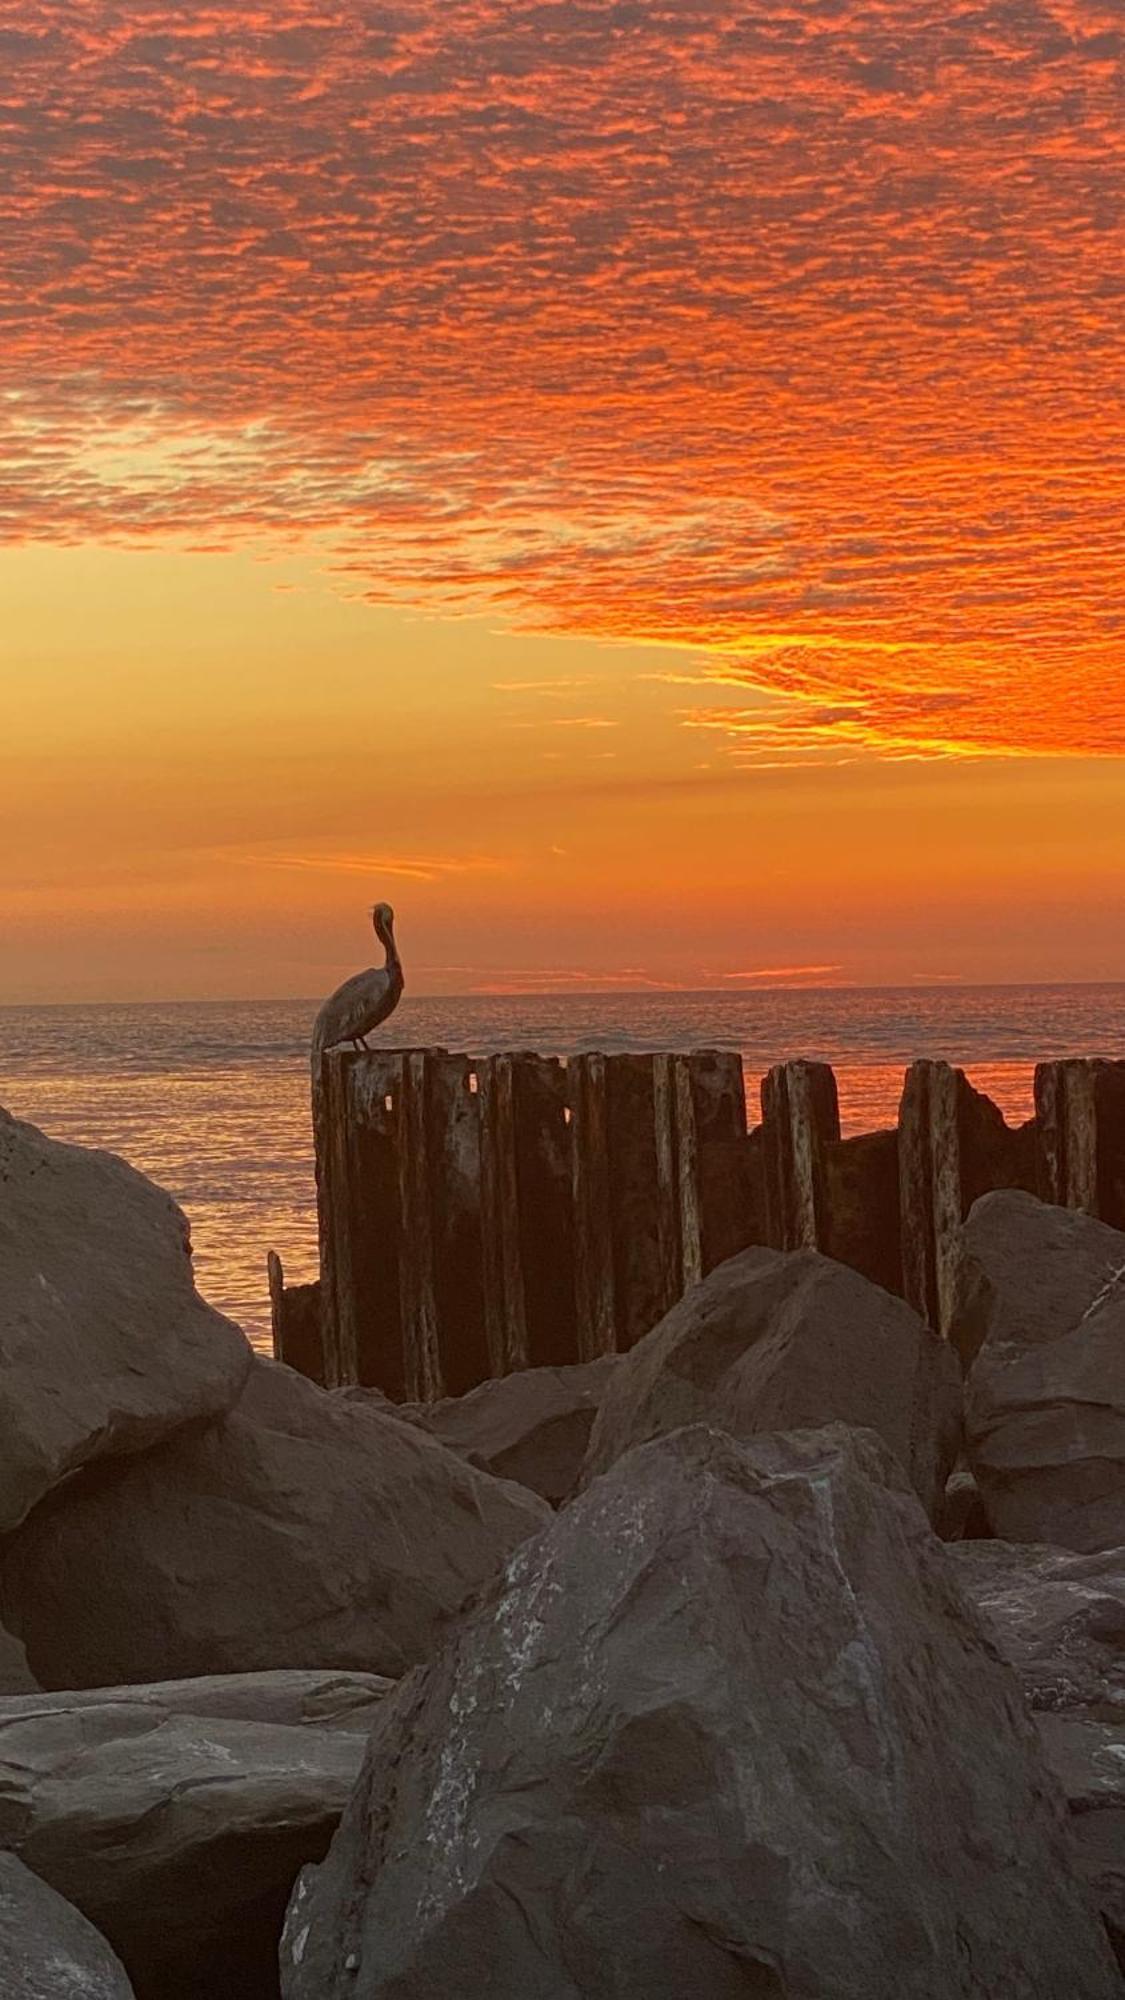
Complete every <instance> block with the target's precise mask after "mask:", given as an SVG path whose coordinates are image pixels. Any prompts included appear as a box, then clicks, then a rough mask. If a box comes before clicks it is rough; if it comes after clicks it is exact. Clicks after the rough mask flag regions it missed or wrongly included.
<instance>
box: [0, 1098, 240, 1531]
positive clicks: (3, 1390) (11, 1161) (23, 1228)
mask: <svg viewBox="0 0 1125 2000" xmlns="http://www.w3.org/2000/svg"><path fill="white" fill-rule="evenodd" d="M250 1360H251V1353H250V1348H249V1345H248V1344H247V1342H246V1340H245V1339H244V1337H243V1335H242V1334H241V1333H240V1332H239V1330H238V1328H237V1327H236V1326H232V1325H231V1323H230V1321H229V1320H226V1319H224V1318H223V1317H222V1315H221V1314H220V1313H217V1312H215V1311H214V1309H213V1307H211V1306H209V1305H206V1304H205V1303H204V1301H203V1300H202V1299H201V1298H200V1297H199V1294H198V1293H197V1291H196V1289H195V1286H194V1284H193V1282H192V1275H191V1255H190V1249H189V1245H188V1236H187V1224H186V1222H185V1221H184V1217H183V1215H182V1214H181V1212H180V1210H179V1209H178V1208H177V1207H176V1204H175V1202H174V1201H172V1200H171V1198H170V1197H169V1196H168V1195H166V1194H164V1193H162V1191H161V1190H160V1189H159V1188H158V1187H154V1185H153V1183H152V1182H151V1181H149V1180H146V1179H145V1177H144V1175H143V1174H138V1173H136V1172H134V1170H133V1168H132V1167H128V1166H126V1164H125V1162H124V1161H123V1160H118V1159H115V1158H114V1156H113V1155H112V1154H111V1153H95V1152H89V1151H87V1150H86V1149H85V1148H84V1147H80V1146H63V1145H60V1144H59V1143H58V1142H57V1141H55V1140H53V1139H47V1138H44V1136H43V1134H42V1132H38V1131H36V1129H35V1127H34V1126H33V1125H23V1124H19V1123H17V1121H16V1120H15V1119H14V1118H11V1117H9V1115H8V1113H7V1112H6V1111H0V1533H4V1532H6V1531H7V1530H8V1529H10V1528H14V1527H16V1526H17V1525H18V1523H19V1522H20V1521H22V1520H23V1519H24V1517H25V1516H26V1515H27V1514H28V1513H29V1512H30V1510H31V1508H32V1507H34V1506H35V1504H36V1502H37V1501H38V1500H40V1499H41V1498H42V1497H43V1495H44V1494H45V1493H48V1492H50V1490H51V1488H52V1487H54V1486H57V1485H58V1483H59V1481H60V1480H61V1479H64V1478H65V1477H66V1475H67V1474H68V1473H70V1472H73V1471H74V1470H75V1468H76V1467H77V1466H80V1465H84V1464H86V1463H87V1462H88V1461H89V1460H91V1459H94V1458H102V1457H105V1456H106V1455H107V1454H118V1453H122V1452H136V1451H144V1450H147V1448H148V1447H149V1446H150V1445H154V1444H158V1443H160V1442H161V1440H162V1439H164V1438H167V1437H169V1436H171V1434H172V1433H173V1432H175V1431H177V1430H179V1429H180V1428H181V1426H182V1425H184V1424H188V1423H192V1422H195V1421H198V1420H200V1419H205V1418H209V1417H216V1416H221V1415H222V1414H224V1413H225V1412H226V1411H227V1410H229V1409H230V1407H231V1406H232V1404H233V1403H234V1402H235V1401H236V1400H237V1398H238V1395H239V1391H240V1390H241V1388H242V1385H243V1383H244V1381H245V1379H246V1375H247V1372H248V1370H249V1367H250Z"/></svg>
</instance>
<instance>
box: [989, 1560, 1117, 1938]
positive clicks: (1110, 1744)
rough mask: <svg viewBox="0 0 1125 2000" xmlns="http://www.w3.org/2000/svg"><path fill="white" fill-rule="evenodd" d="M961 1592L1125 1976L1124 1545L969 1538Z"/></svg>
mask: <svg viewBox="0 0 1125 2000" xmlns="http://www.w3.org/2000/svg"><path fill="white" fill-rule="evenodd" d="M950 1554H951V1556H952V1557H953V1560H954V1562H955V1564H956V1573H957V1576H958V1578H959V1580H960V1582H961V1586H962V1588H963V1590H964V1591H965V1592H966V1594H967V1595H968V1596H969V1597H970V1598H971V1599H972V1601H973V1603H974V1604H975V1605H976V1606H977V1608H978V1610H979V1611H980V1613H981V1616H982V1618H983V1619H984V1621H985V1624H986V1625H987V1626H988V1628H989V1630H990V1631H991V1634H992V1637H993V1639H994V1640H995V1642H996V1645H997V1647H998V1648H999V1650H1000V1652H1001V1653H1003V1655H1004V1657H1005V1659H1006V1660H1009V1661H1010V1662H1011V1664H1012V1666H1013V1667H1014V1668H1015V1669H1016V1672H1017V1673H1018V1675H1019V1677H1020V1680H1021V1681H1022V1683H1023V1690H1024V1695H1025V1697H1026V1699H1027V1703H1028V1706H1029V1707H1030V1708H1031V1710H1032V1711H1033V1713H1034V1716H1035V1721H1036V1723H1037V1725H1038V1727H1039V1731H1040V1736H1041V1738H1042V1741H1043V1747H1044V1749H1045V1751H1046V1753H1047V1760H1048V1762H1049V1763H1050V1765H1051V1767H1052V1769H1053V1770H1054V1772H1055V1775H1056V1777H1057V1779H1058V1781H1059V1783H1060V1785H1061V1786H1062V1789H1063V1792H1064V1794H1065V1797H1066V1799H1067V1803H1068V1804H1069V1806H1070V1810H1071V1813H1072V1815H1073V1817H1074V1830H1075V1834H1076V1836H1077V1839H1078V1848H1079V1855H1080V1859H1081V1863H1082V1867H1083V1870H1084V1873H1085V1875H1086V1878H1087V1881H1088V1882H1089V1884H1090V1887H1091V1890H1092V1892H1093V1894H1094V1896H1095V1897H1096V1899H1097V1902H1098V1905H1099V1907H1100V1909H1101V1912H1102V1916H1103V1918H1104V1919H1105V1924H1106V1929H1107V1930H1108V1932H1109V1935H1110V1939H1111V1941H1112V1943H1113V1945H1114V1949H1115V1950H1116V1952H1117V1955H1118V1960H1119V1962H1120V1964H1121V1966H1122V1969H1123V1970H1125V1549H1110V1550H1105V1551H1102V1552H1100V1553H1097V1554H1093V1555H1075V1554H1073V1553H1072V1552H1071V1551H1070V1550H1068V1549H1050V1548H1035V1547H1018V1546H1016V1545H1015V1544H1013V1543H1011V1542H996V1541H991V1542H964V1543H960V1544H958V1545H957V1546H956V1547H955V1548H953V1549H951V1550H950Z"/></svg>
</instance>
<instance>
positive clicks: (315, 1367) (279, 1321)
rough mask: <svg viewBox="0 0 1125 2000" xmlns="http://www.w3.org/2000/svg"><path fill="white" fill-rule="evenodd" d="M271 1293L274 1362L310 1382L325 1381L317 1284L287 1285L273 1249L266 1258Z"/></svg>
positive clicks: (279, 1260)
mask: <svg viewBox="0 0 1125 2000" xmlns="http://www.w3.org/2000/svg"><path fill="white" fill-rule="evenodd" d="M266 1276H267V1281H268V1284H269V1294H270V1331H271V1335H272V1341H273V1357H274V1360H275V1361H280V1362H282V1363H284V1365H285V1367H287V1368H295V1369H296V1370H297V1372H298V1374H300V1375H305V1376H307V1377H308V1379H309V1380H310V1381H311V1382H321V1383H323V1381H324V1349H323V1343H322V1339H321V1328H320V1285H319V1283H316V1282H314V1283H312V1284H309V1285H287V1284H286V1282H285V1272H284V1269H283V1267H282V1262H281V1258H280V1257H279V1256H278V1254H277V1251H276V1250H270V1251H269V1252H268V1253H267V1256H266Z"/></svg>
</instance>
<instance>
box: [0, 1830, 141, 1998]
mask: <svg viewBox="0 0 1125 2000" xmlns="http://www.w3.org/2000/svg"><path fill="white" fill-rule="evenodd" d="M0 2000H133V1989H132V1987H131V1986H130V1984H129V1981H128V1979H127V1978H126V1976H125V1969H124V1967H123V1966H122V1965H121V1964H120V1962H119V1961H118V1960H117V1959H116V1958H115V1957H114V1954H113V1952H112V1951H111V1950H110V1948H109V1946H108V1944H107V1943H106V1941H105V1939H104V1938H103V1937H99V1936H98V1933H97V1931H96V1930H95V1929H94V1927H93V1925H92V1924H88V1923H87V1921H86V1919H85V1917H84V1916H82V1915H81V1914H80V1913H79V1911H77V1910H75V1909H73V1908H72V1907H71V1905H70V1904H69V1903H67V1902H65V1901H64V1900H63V1898H62V1897H61V1896H58V1895H56V1894H55V1891H54V1890H53V1889H50V1888H48V1886H47V1884H46V1883H45V1882H41V1881H40V1880H39V1877H38V1876H37V1875H33V1874H32V1872H31V1870H30V1868H25V1867H24V1865H23V1863H22V1861H17V1860H16V1858H15V1855H14V1854H0Z"/></svg>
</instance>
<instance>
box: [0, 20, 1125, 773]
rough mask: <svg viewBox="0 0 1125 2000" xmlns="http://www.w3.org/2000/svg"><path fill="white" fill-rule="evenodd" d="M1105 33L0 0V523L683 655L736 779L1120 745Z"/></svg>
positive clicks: (1110, 131) (1033, 24) (1120, 123)
mask: <svg viewBox="0 0 1125 2000" xmlns="http://www.w3.org/2000/svg"><path fill="white" fill-rule="evenodd" d="M1123 58H1125V30H1123V26H1122V20H1121V15H1120V12H1119V10H1118V9H1117V8H1116V7H1114V8H1112V9H1111V8H1109V7H1108V6H1107V5H1105V4H1104V0H994V4H993V5H991V6H990V7H989V8H988V9H987V10H986V11H982V9H981V8H980V6H979V4H978V0H947V4H946V5H944V6H942V7H940V8H938V7H935V6H933V5H932V4H931V0H863V4H860V0H832V4H830V5H825V0H781V3H780V4H774V0H760V4H757V5H755V6H753V7H748V6H746V5H745V4H735V0H674V4H673V0H664V3H663V4H661V0H645V4H641V0H536V3H535V4H531V3H530V0H396V4H395V5H393V6H385V5H379V6H375V5H373V4H368V0H348V4H346V5H344V4H333V0H322V3H321V4H319V5H315V4H311V0H271V4H270V5H269V6H266V5H264V4H261V3H260V0H259V4H256V5H248V4H244V0H206V4H198V0H192V4H190V5H188V4H182V5H171V4H167V3H166V0H165V4H161V3H160V0H84V4H83V5H82V6H80V7H76V6H74V5H73V4H71V0H18V4H17V3H16V0H0V233H2V237H3V243H4V256H3V261H2V266H0V367H2V371H3V393H2V400H0V449H2V451H3V460H4V463H3V470H2V473H0V533H3V534H4V535H5V536H6V537H7V538H9V539H11V540H21V539H27V538H35V537H39V538H44V539H73V538H75V537H82V536H96V537H102V538H122V539H130V540H134V539H138V538H145V537H163V536H170V535H171V536H177V537H183V538H187V539H188V540H189V541H195V542H196V543H203V542H205V543H206V544H207V545H208V546H216V545H219V546H227V547H232V546H235V545H236V544H238V543H240V542H244V541H254V542H257V543H260V542H261V541H262V540H263V538H265V539H266V540H270V541H279V542H280V541H283V540H286V539H292V538H294V537H297V538H301V537H315V538H317V543H318V546H320V547H321V548H323V549H327V550H328V552H329V557H330V560H331V562H332V564H333V565H334V567H335V570H336V572H337V580H338V583H339V587H340V588H342V589H348V590H353V591H358V592H360V593H363V594H367V595H370V596H371V597H372V598H373V599H381V600H390V601H399V602H410V603H419V602H421V603H425V604H427V605H429V606H431V607H434V608H439V609H440V608H450V607H453V608H457V609H459V610H464V609H472V608H474V607H480V606H492V607H498V608H499V609H500V610H501V611H502V613H503V615H504V616H505V617H506V618H508V619H509V620H510V621H511V622H512V623H515V624H519V623H525V624H527V625H529V626H537V627H542V628H544V629H549V630H554V631H562V632H572V633H589V634H591V635H594V636H597V637H601V638H611V639H617V638H642V639H650V640H657V641H662V642H666V643H669V644H673V645H677V646H684V647H689V648H692V649H694V650H695V651H696V653H697V654H698V656H699V657H701V658H702V659H704V660H712V661H715V662H721V677H722V685H725V686H728V687H730V688H731V695H730V701H731V704H732V706H731V710H730V714H729V717H728V723H729V729H728V732H727V735H726V736H724V737H723V738H722V739H721V745H722V754H723V755H725V756H727V755H729V756H730V757H732V758H736V759H743V760H744V759H747V758H749V759H753V758H755V757H757V758H759V759H760V760H761V761H764V762H768V761H773V759H774V757H775V754H780V755H785V754H790V755H792V754H796V755H798V756H800V757H802V758H804V757H807V756H820V755H831V754H834V752H833V746H835V754H841V755H850V754H858V753H863V754H869V753H870V752H871V750H872V749H874V750H876V751H879V752H881V753H882V754H890V755H902V754H906V755H943V754H980V753H982V752H983V753H986V754H995V753H1005V754H1011V753H1017V754H1018V753H1023V754H1027V753H1035V752H1059V751H1062V752H1086V753H1090V752H1099V753H1108V754H1120V753H1121V752H1122V751H1123V750H1125V692H1123V690H1125V671H1123V669H1125V657H1123V639H1122V614H1121V611H1120V609H1119V604H1118V600H1119V595H1120V590H1119V579H1120V574H1121V564H1122V557H1123V548H1122V542H1123V538H1125V531H1123V528H1122V522H1123V521H1125V414H1123V407H1122V402H1121V397H1120V384H1121V381H1122V379H1125V314H1123V312H1122V279H1121V266H1120V235H1119V218H1120V215H1121V212H1122V201H1123V197H1125V117H1123V110H1125V89H1123V81H1122V75H1123ZM740 685H744V686H745V687H746V688H747V689H748V690H755V691H760V690H763V689H765V690H772V691H773V692H775V693H776V694H778V695H779V696H784V697H788V698H791V699H792V700H793V701H794V702H795V703H796V704H797V705H798V709H799V711H800V713H801V714H802V715H803V716H804V724H803V727H801V728H800V729H798V731H797V734H796V736H793V737H790V738H789V739H788V741H789V748H788V750H786V749H785V748H784V746H782V748H781V749H780V750H778V746H777V743H776V741H775V738H774V737H773V736H771V735H770V733H769V732H768V731H767V732H766V733H765V734H764V735H763V733H762V730H761V728H760V727H757V726H756V725H755V726H754V727H750V728H747V727H746V726H745V723H746V721H747V718H746V717H744V716H742V715H740V712H739V710H738V708H737V706H736V705H735V704H737V702H738V700H739V694H738V689H739V687H740ZM711 693H712V697H714V690H713V689H712V690H711ZM683 719H684V721H685V722H687V723H694V724H697V725H698V724H699V723H700V722H704V721H705V722H706V723H707V726H708V727H711V726H713V725H714V723H715V722H716V721H718V720H720V718H719V717H717V716H716V713H715V710H714V708H710V709H708V711H707V713H706V715H704V714H702V713H699V712H696V711H688V712H687V713H686V714H685V716H684V718H683ZM749 720H750V721H751V722H753V721H754V718H753V717H750V718H749Z"/></svg>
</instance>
